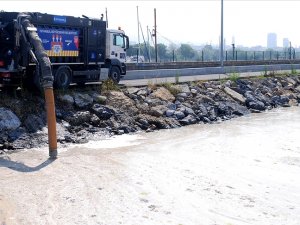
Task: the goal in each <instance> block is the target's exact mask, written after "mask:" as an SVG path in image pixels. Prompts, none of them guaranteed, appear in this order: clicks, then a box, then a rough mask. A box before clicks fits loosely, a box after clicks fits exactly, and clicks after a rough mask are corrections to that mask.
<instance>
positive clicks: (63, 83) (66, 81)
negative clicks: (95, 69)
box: [54, 67, 72, 89]
mask: <svg viewBox="0 0 300 225" xmlns="http://www.w3.org/2000/svg"><path fill="white" fill-rule="evenodd" d="M71 79H72V77H71V70H70V69H69V68H68V67H59V68H58V70H57V71H56V73H55V77H54V84H55V87H56V88H58V89H67V88H68V87H69V85H70V83H71Z"/></svg>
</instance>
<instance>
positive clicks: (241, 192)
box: [0, 107, 300, 225]
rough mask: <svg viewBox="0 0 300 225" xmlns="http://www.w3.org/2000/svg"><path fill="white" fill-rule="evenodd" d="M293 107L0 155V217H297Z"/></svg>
mask: <svg viewBox="0 0 300 225" xmlns="http://www.w3.org/2000/svg"><path fill="white" fill-rule="evenodd" d="M299 130H300V108H299V107H295V108H288V109H276V110H272V111H270V112H266V113H262V114H252V115H250V116H247V117H243V118H238V119H234V120H231V121H226V122H223V123H221V124H213V125H209V124H207V125H195V126H188V127H183V128H180V129H173V130H161V131H159V132H154V133H146V134H136V135H122V136H118V137H115V138H112V139H110V140H105V141H99V142H90V143H88V144H84V145H76V146H70V147H69V148H67V149H60V150H59V158H58V159H57V160H55V161H50V160H47V155H48V152H47V149H35V150H32V149H31V150H26V151H20V152H15V153H13V154H9V155H6V156H1V157H0V189H1V192H0V224H1V225H2V224H6V225H8V224H49V225H50V224H51V225H53V224H106V225H115V224H128V225H141V224H149V225H153V224H159V225H160V224H175V225H179V224H182V225H190V224H192V225H201V224H203V225H216V224H217V225H219V224H220V225H221V224H222V225H223V224H224V225H237V224H241V225H243V224H255V225H256V224H257V225H262V224H263V225H268V224H270V225H279V224H280V225H283V224H284V225H286V224H289V225H290V224H293V225H296V224H299V221H300V206H299V205H300V204H299V203H300V180H299V174H300V140H299Z"/></svg>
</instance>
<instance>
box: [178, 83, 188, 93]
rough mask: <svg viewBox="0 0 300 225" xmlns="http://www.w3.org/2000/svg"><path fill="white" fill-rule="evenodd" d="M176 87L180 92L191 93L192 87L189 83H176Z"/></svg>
mask: <svg viewBox="0 0 300 225" xmlns="http://www.w3.org/2000/svg"><path fill="white" fill-rule="evenodd" d="M176 87H177V88H178V89H179V90H180V92H183V93H186V94H188V95H189V94H190V93H191V90H190V87H189V85H187V84H179V85H176Z"/></svg>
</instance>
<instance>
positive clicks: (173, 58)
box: [173, 49, 175, 62]
mask: <svg viewBox="0 0 300 225" xmlns="http://www.w3.org/2000/svg"><path fill="white" fill-rule="evenodd" d="M173 62H175V50H174V49H173Z"/></svg>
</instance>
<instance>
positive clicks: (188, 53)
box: [177, 44, 196, 60]
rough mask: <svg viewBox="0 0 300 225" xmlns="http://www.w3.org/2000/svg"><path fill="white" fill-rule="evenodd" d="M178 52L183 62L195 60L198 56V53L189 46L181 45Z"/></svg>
mask: <svg viewBox="0 0 300 225" xmlns="http://www.w3.org/2000/svg"><path fill="white" fill-rule="evenodd" d="M177 52H178V54H179V57H180V58H181V59H183V60H193V59H194V57H195V56H196V51H195V50H194V49H193V48H192V47H191V46H190V45H189V44H181V45H180V47H179V49H178V50H177Z"/></svg>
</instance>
